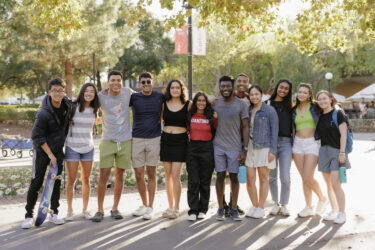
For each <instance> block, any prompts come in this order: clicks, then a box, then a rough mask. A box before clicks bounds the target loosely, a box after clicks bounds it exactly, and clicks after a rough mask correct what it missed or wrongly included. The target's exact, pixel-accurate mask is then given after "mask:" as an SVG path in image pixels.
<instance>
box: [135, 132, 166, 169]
mask: <svg viewBox="0 0 375 250" xmlns="http://www.w3.org/2000/svg"><path fill="white" fill-rule="evenodd" d="M159 156H160V136H159V137H156V138H133V140H132V162H133V168H139V167H143V166H157V165H158V164H159Z"/></svg>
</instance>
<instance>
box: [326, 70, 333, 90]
mask: <svg viewBox="0 0 375 250" xmlns="http://www.w3.org/2000/svg"><path fill="white" fill-rule="evenodd" d="M325 77H326V79H327V81H328V91H329V92H331V80H332V78H333V74H332V73H331V72H327V73H326V75H325Z"/></svg>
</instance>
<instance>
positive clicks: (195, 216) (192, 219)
mask: <svg viewBox="0 0 375 250" xmlns="http://www.w3.org/2000/svg"><path fill="white" fill-rule="evenodd" d="M188 220H189V221H196V220H197V215H196V214H191V215H189V217H188Z"/></svg>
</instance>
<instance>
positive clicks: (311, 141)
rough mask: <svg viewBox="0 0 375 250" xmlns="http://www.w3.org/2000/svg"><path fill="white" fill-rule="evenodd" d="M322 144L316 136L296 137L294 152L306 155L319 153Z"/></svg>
mask: <svg viewBox="0 0 375 250" xmlns="http://www.w3.org/2000/svg"><path fill="white" fill-rule="evenodd" d="M319 148H320V145H319V143H318V141H316V140H315V138H314V137H310V138H299V137H298V136H295V137H294V141H293V154H304V155H316V156H318V155H319Z"/></svg>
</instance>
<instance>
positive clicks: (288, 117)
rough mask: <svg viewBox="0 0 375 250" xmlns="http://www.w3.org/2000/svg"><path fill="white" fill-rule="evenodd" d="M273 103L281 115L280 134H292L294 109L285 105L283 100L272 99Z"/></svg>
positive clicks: (279, 115)
mask: <svg viewBox="0 0 375 250" xmlns="http://www.w3.org/2000/svg"><path fill="white" fill-rule="evenodd" d="M271 105H272V106H273V107H274V108H275V109H276V112H277V115H278V117H279V136H282V137H291V136H292V110H291V109H289V108H288V107H285V104H284V103H283V102H276V101H272V102H271Z"/></svg>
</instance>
